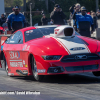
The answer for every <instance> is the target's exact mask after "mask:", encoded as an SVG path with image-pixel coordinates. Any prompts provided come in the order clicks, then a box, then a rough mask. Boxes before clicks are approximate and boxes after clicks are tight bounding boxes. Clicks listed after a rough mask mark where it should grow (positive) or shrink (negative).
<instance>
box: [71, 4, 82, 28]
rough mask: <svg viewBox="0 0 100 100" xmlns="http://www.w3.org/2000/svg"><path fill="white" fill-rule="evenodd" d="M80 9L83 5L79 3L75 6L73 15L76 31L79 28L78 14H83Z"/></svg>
mask: <svg viewBox="0 0 100 100" xmlns="http://www.w3.org/2000/svg"><path fill="white" fill-rule="evenodd" d="M80 8H81V5H80V4H79V3H77V4H75V7H74V11H73V14H72V19H73V27H74V29H75V30H77V27H76V14H80V13H81V11H80Z"/></svg>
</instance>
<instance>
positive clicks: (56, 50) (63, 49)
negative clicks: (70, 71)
mask: <svg viewBox="0 0 100 100" xmlns="http://www.w3.org/2000/svg"><path fill="white" fill-rule="evenodd" d="M28 44H30V45H34V46H36V47H38V48H40V49H41V50H43V52H45V54H48V55H72V54H83V53H96V51H97V42H96V41H95V40H94V39H91V38H87V37H82V36H73V37H71V38H54V37H49V36H46V37H43V38H39V39H35V40H31V41H29V42H28Z"/></svg>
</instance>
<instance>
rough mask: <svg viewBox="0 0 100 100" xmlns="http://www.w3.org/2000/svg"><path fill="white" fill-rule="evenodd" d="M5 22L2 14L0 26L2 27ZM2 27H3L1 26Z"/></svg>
mask: <svg viewBox="0 0 100 100" xmlns="http://www.w3.org/2000/svg"><path fill="white" fill-rule="evenodd" d="M5 22H6V18H5V16H4V14H2V15H1V18H0V26H2V25H3V23H5ZM2 27H3V26H2Z"/></svg>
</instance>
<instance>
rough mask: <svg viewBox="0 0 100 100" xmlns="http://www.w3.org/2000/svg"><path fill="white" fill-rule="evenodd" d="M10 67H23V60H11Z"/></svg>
mask: <svg viewBox="0 0 100 100" xmlns="http://www.w3.org/2000/svg"><path fill="white" fill-rule="evenodd" d="M10 67H23V63H22V62H10Z"/></svg>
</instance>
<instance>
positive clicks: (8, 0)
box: [4, 0, 23, 7]
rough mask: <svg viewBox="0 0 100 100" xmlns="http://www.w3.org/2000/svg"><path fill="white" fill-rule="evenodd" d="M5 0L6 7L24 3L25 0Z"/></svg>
mask: <svg viewBox="0 0 100 100" xmlns="http://www.w3.org/2000/svg"><path fill="white" fill-rule="evenodd" d="M4 1H5V7H13V6H14V5H19V6H22V5H23V0H4Z"/></svg>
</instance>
